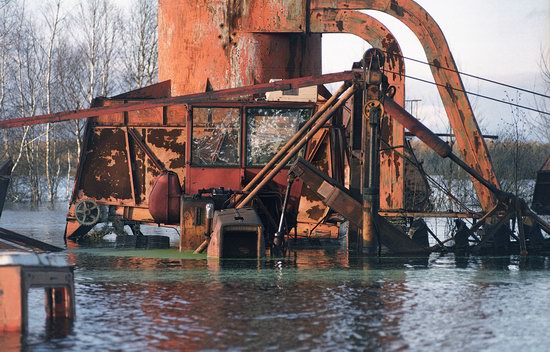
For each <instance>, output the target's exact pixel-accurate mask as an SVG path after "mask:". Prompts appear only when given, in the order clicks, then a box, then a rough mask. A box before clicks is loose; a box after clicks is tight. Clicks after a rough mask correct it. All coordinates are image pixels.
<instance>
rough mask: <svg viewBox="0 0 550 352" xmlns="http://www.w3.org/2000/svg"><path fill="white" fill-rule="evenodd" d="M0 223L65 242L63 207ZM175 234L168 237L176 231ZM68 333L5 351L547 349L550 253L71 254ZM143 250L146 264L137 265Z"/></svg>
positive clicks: (45, 331) (0, 341)
mask: <svg viewBox="0 0 550 352" xmlns="http://www.w3.org/2000/svg"><path fill="white" fill-rule="evenodd" d="M0 226H2V227H6V228H9V229H12V230H17V231H19V232H21V233H24V234H32V235H33V236H34V237H36V238H38V239H42V240H45V241H48V242H50V243H52V244H57V245H62V244H63V240H62V232H63V228H64V211H62V210H61V211H42V212H29V211H13V210H6V211H5V212H4V214H3V215H2V220H1V221H0ZM174 236H175V235H174ZM63 255H65V256H67V258H68V260H69V261H70V262H71V263H74V265H75V276H76V303H77V305H76V313H77V318H76V321H75V322H74V324H73V325H72V326H64V327H56V328H52V327H49V326H47V324H46V323H45V314H44V313H43V311H42V309H43V307H42V306H43V297H42V296H41V292H33V293H32V295H31V298H32V299H31V303H30V305H31V321H30V332H29V333H28V334H27V335H25V336H20V335H19V334H5V335H0V350H1V351H9V350H12V349H15V350H17V349H19V348H22V349H26V350H37V351H48V350H71V351H80V350H93V351H95V350H124V351H154V350H253V351H256V350H304V351H309V350H417V351H430V350H465V351H471V350H480V349H482V350H493V351H518V350H521V351H529V350H533V351H538V350H540V351H543V350H548V348H549V346H550V259H549V258H545V257H529V258H519V257H501V258H480V257H470V258H455V257H454V256H453V255H444V256H440V255H431V256H430V257H426V258H381V259H367V258H360V257H357V256H354V255H347V254H346V253H345V252H344V251H342V250H341V249H339V248H330V249H311V250H300V251H298V252H297V253H291V255H290V257H288V258H286V259H284V260H266V261H257V260H249V261H235V260H227V261H223V262H221V263H220V262H218V261H211V260H207V259H206V258H205V257H198V258H197V257H195V256H193V255H191V254H186V253H184V254H179V253H178V252H177V251H175V250H156V251H129V250H116V249H92V248H87V249H86V248H80V249H74V250H69V251H67V252H66V253H65V254H63ZM144 256H145V257H146V258H144Z"/></svg>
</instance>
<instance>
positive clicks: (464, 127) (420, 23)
mask: <svg viewBox="0 0 550 352" xmlns="http://www.w3.org/2000/svg"><path fill="white" fill-rule="evenodd" d="M311 9H312V10H313V12H315V11H316V10H323V9H334V10H336V9H346V10H375V11H381V12H385V13H387V14H389V15H391V16H393V17H395V18H397V19H399V20H400V21H401V22H403V23H404V24H405V25H406V26H407V27H409V29H411V30H412V31H413V33H414V34H415V35H416V36H417V38H418V39H419V40H420V43H421V44H422V47H423V48H424V51H425V52H426V57H427V58H428V61H429V62H430V63H432V64H433V66H431V70H432V73H433V75H434V79H435V81H436V83H438V84H439V85H442V86H438V90H439V94H440V95H441V99H442V100H443V105H444V106H445V110H446V111H447V115H448V116H449V121H450V123H451V126H452V127H453V129H454V131H455V133H456V137H457V138H456V141H457V145H458V147H459V149H460V152H461V154H462V155H463V156H464V159H465V161H466V163H467V164H468V165H469V166H470V167H472V168H474V169H475V170H476V171H478V172H479V173H480V174H481V175H482V176H483V178H484V179H486V180H489V181H490V182H491V183H492V184H493V185H494V186H495V187H497V188H498V187H499V183H498V180H497V178H496V176H495V173H494V170H493V166H492V162H491V158H490V156H489V153H488V150H487V146H486V144H485V141H484V139H483V137H482V133H481V132H480V130H479V126H478V124H477V122H476V120H475V117H474V113H473V109H472V107H471V105H470V102H469V100H468V97H467V96H466V94H465V93H463V92H462V91H464V90H465V89H464V85H463V83H462V80H461V78H460V75H459V74H458V73H457V72H456V71H458V70H457V67H456V64H455V61H454V58H453V55H452V54H451V51H450V49H449V45H448V44H447V40H446V39H445V36H444V35H443V32H442V31H441V28H439V26H438V25H437V23H436V22H435V20H434V19H433V18H432V17H431V16H430V14H429V13H428V12H426V10H424V9H423V8H422V7H421V6H420V5H418V4H417V3H415V2H414V1H412V0H347V1H342V0H312V3H311ZM439 67H446V68H449V69H451V70H447V69H440V68H439ZM452 70H454V71H452ZM453 88H457V89H458V90H454V89H453ZM460 90H461V91H460ZM474 187H475V189H476V193H477V195H478V198H479V201H480V203H481V205H482V207H483V209H484V210H485V211H487V210H489V209H491V208H492V207H493V206H494V205H496V202H497V199H496V197H495V196H494V195H493V194H492V193H491V192H489V191H488V190H487V189H486V188H485V187H484V186H483V185H481V184H480V183H479V182H477V181H476V180H474Z"/></svg>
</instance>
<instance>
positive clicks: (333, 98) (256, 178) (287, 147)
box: [242, 81, 351, 192]
mask: <svg viewBox="0 0 550 352" xmlns="http://www.w3.org/2000/svg"><path fill="white" fill-rule="evenodd" d="M350 85H351V83H350V82H349V81H346V82H344V84H342V85H341V86H340V88H338V90H337V91H336V92H335V93H334V94H333V95H332V96H331V97H330V98H329V99H328V100H327V101H326V103H324V104H323V105H322V106H321V107H320V108H319V110H318V111H317V112H316V113H315V114H314V115H313V116H312V117H311V118H310V119H308V120H307V122H306V123H305V124H304V125H303V126H302V128H300V130H299V131H298V132H296V133H295V134H294V136H292V138H291V139H290V140H289V141H288V142H286V144H285V145H284V146H283V147H282V148H281V149H280V150H279V151H278V152H277V154H275V156H273V158H271V160H269V162H268V163H267V165H265V166H264V167H263V168H262V169H261V170H260V172H259V173H258V174H257V175H256V176H254V178H253V179H252V180H251V181H250V182H248V184H247V185H246V186H245V187H244V188H243V190H242V191H243V192H248V191H249V190H250V189H252V187H254V186H255V185H256V183H257V182H258V181H259V180H260V179H261V178H262V177H264V176H265V175H266V174H267V173H268V172H269V170H271V168H273V166H275V164H276V163H277V162H278V161H279V160H281V158H282V157H283V156H284V155H285V154H286V153H287V152H288V151H289V150H290V148H292V146H293V145H294V144H295V143H296V142H297V141H298V140H299V139H300V138H301V137H302V136H303V135H304V134H305V133H306V132H307V130H308V129H309V128H310V127H311V126H313V124H314V123H315V122H317V121H318V120H319V118H320V117H321V116H322V115H323V114H324V113H325V111H327V110H328V109H329V108H330V106H331V105H332V104H333V103H334V101H336V99H338V98H339V97H340V95H342V93H344V92H345V90H346V89H347V88H348V87H349V86H350Z"/></svg>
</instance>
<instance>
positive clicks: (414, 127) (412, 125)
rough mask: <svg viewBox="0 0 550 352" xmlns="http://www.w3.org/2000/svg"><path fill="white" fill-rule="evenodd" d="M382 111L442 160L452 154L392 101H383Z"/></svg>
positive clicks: (441, 142)
mask: <svg viewBox="0 0 550 352" xmlns="http://www.w3.org/2000/svg"><path fill="white" fill-rule="evenodd" d="M384 109H385V110H386V112H387V113H388V115H389V116H390V117H391V118H393V119H395V120H396V121H398V122H399V123H401V124H402V125H403V126H404V127H405V128H406V129H408V130H409V132H410V133H412V134H413V135H415V136H416V137H418V138H419V139H420V140H421V141H422V142H424V143H426V145H427V146H428V147H430V148H431V149H433V150H434V151H435V152H436V153H437V154H438V155H439V156H441V157H442V158H447V157H449V155H450V154H452V153H453V151H452V149H451V147H450V146H449V145H448V144H447V143H445V141H443V140H442V139H441V138H439V137H438V136H437V135H436V134H435V133H433V132H432V131H431V130H430V129H429V128H428V127H426V126H425V125H424V124H423V123H421V122H420V121H418V119H416V117H414V116H412V115H411V114H409V113H408V112H407V111H406V110H405V109H403V108H402V107H401V106H399V105H398V104H397V103H396V102H394V101H393V100H391V99H386V100H385V101H384Z"/></svg>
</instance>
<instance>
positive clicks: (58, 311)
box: [45, 287, 74, 319]
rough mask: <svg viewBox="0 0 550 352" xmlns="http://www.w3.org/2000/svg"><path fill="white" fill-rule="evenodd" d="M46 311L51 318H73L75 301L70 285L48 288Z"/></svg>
mask: <svg viewBox="0 0 550 352" xmlns="http://www.w3.org/2000/svg"><path fill="white" fill-rule="evenodd" d="M45 291H46V312H47V314H48V317H49V318H50V319H59V318H65V319H72V318H73V316H74V313H73V302H72V294H71V289H70V288H68V287H54V288H46V289H45Z"/></svg>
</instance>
